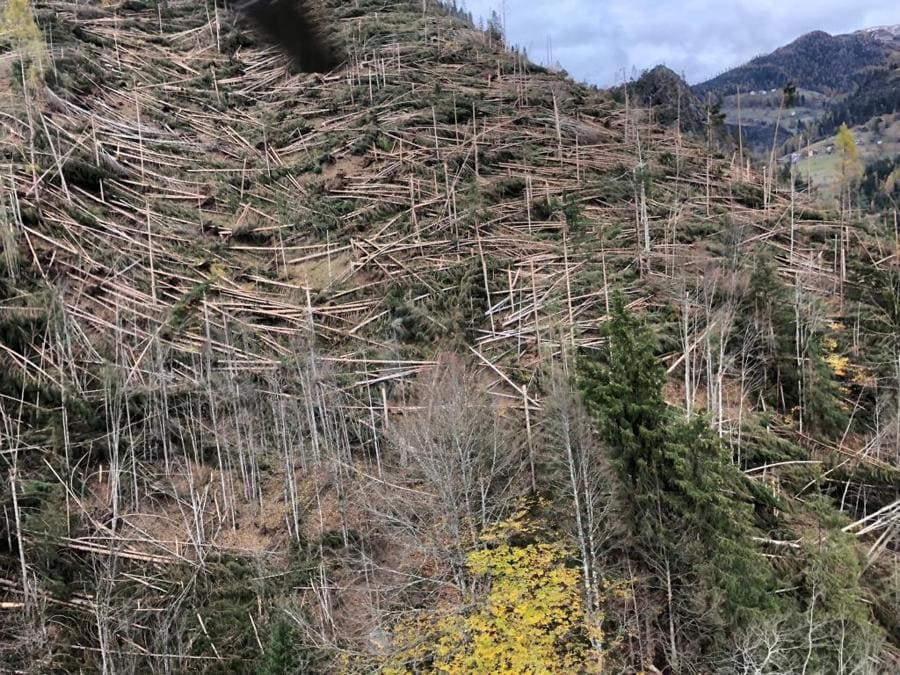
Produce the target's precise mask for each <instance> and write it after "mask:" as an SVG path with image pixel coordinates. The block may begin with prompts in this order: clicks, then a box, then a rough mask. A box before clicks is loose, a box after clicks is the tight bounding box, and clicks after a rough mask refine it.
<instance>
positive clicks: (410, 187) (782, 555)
mask: <svg viewBox="0 0 900 675" xmlns="http://www.w3.org/2000/svg"><path fill="white" fill-rule="evenodd" d="M310 4H311V3H309V2H305V3H304V5H310ZM322 9H323V10H324V12H325V13H324V14H323V15H322V16H326V17H327V16H331V17H333V21H334V23H335V26H333V28H334V29H335V31H336V39H337V40H338V42H340V43H341V45H342V47H341V48H342V50H343V53H345V54H346V55H347V59H346V63H344V64H343V65H342V66H340V67H339V68H337V69H336V70H334V71H333V72H330V73H321V74H315V75H304V74H299V73H296V72H294V70H293V69H292V67H291V66H290V64H289V62H288V59H287V57H286V56H285V54H283V53H282V52H280V51H278V50H276V49H273V48H272V47H271V46H269V45H267V44H266V42H265V41H264V40H263V39H262V38H261V37H260V36H258V35H256V34H253V33H248V32H246V31H245V30H243V29H241V28H240V26H239V25H238V24H237V23H236V18H235V16H234V15H233V14H232V13H231V12H230V10H229V9H228V8H227V7H225V6H224V4H218V3H215V2H211V3H208V4H204V3H197V2H194V1H193V0H168V2H160V3H159V4H158V5H157V4H156V3H154V2H151V1H149V0H126V1H123V2H115V1H113V2H102V3H99V2H92V3H88V2H81V3H78V4H73V3H69V2H61V1H56V0H40V1H36V2H34V4H33V5H32V4H29V2H27V1H26V0H8V2H7V4H6V5H5V7H4V9H3V13H2V21H3V30H2V31H0V40H2V41H3V44H2V49H0V155H2V171H0V465H2V473H0V504H2V514H3V517H2V518H0V671H3V672H53V673H81V672H91V673H93V672H99V673H103V674H104V675H111V674H118V673H161V674H162V673H166V674H168V673H192V672H198V673H265V674H267V675H271V674H275V673H278V674H282V673H373V672H380V673H393V674H398V673H431V672H433V673H438V672H440V673H475V674H479V673H483V674H485V675H486V674H487V673H497V672H506V673H529V672H550V673H620V672H670V673H713V672H721V673H733V672H753V673H795V672H801V673H802V672H806V673H810V674H812V673H832V672H835V673H839V672H848V673H849V672H857V673H883V672H884V673H888V672H897V671H898V660H897V654H898V651H897V649H898V635H900V613H898V612H900V610H898V605H897V602H896V599H897V583H898V566H897V546H898V542H897V522H898V512H900V505H898V501H897V499H898V487H900V480H898V462H900V460H898V457H900V397H898V393H900V377H898V372H897V364H898V363H900V309H898V306H897V302H898V297H900V273H898V269H900V268H898V265H897V255H898V250H897V239H896V232H895V229H894V228H895V223H894V222H893V221H890V222H887V221H884V220H881V219H870V220H864V221H860V220H858V219H857V218H856V215H855V214H856V213H857V209H855V208H848V207H847V205H846V203H842V206H841V208H840V209H826V208H821V207H819V206H816V205H814V204H812V203H810V202H809V201H807V200H806V198H805V196H804V195H802V194H797V193H796V192H795V191H794V190H783V189H781V188H779V186H778V185H777V184H776V183H774V182H773V181H771V180H766V179H765V178H764V176H762V175H760V174H758V173H756V172H753V171H750V170H747V169H746V168H745V167H742V166H739V165H738V164H739V163H737V162H733V161H731V158H730V157H728V158H725V159H720V158H717V157H716V156H712V155H711V154H710V153H708V152H707V148H706V146H705V144H702V143H701V144H699V145H698V144H694V143H693V142H692V141H691V140H690V138H689V137H687V136H686V135H683V134H680V133H678V130H677V129H675V128H672V127H671V126H666V125H662V124H659V123H658V121H657V118H656V116H655V114H654V113H652V112H650V111H648V110H647V109H646V108H644V107H643V106H642V105H635V104H634V103H631V102H629V104H628V106H627V107H626V105H625V104H624V103H623V104H620V103H617V102H616V101H615V100H613V98H612V96H611V95H610V94H608V93H604V92H600V91H597V90H593V89H590V88H587V87H584V86H581V85H579V84H577V83H574V82H572V81H571V80H568V79H566V78H565V77H564V76H563V75H562V74H560V73H557V72H553V71H547V70H545V69H543V68H540V67H538V66H535V65H534V64H531V63H529V62H528V60H527V58H526V57H525V56H524V55H523V54H522V53H520V52H516V51H514V50H510V49H507V48H506V47H505V46H504V44H503V42H502V37H503V36H502V34H501V31H500V27H499V26H498V25H496V23H494V24H492V25H491V26H489V30H487V31H485V32H482V31H479V30H476V29H475V28H474V27H473V26H472V25H471V22H469V21H467V20H465V19H464V17H462V16H461V12H460V10H459V9H458V8H457V9H454V8H453V7H446V6H444V5H438V4H435V3H434V2H433V1H432V0H425V2H423V0H398V1H397V2H384V1H383V0H358V1H356V2H353V3H349V2H345V1H344V0H329V1H328V2H327V3H325V6H324V7H323V8H322ZM853 206H855V202H853Z"/></svg>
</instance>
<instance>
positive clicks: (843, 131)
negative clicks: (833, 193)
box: [835, 122, 863, 208]
mask: <svg viewBox="0 0 900 675" xmlns="http://www.w3.org/2000/svg"><path fill="white" fill-rule="evenodd" d="M835 145H837V148H838V152H839V153H840V156H841V208H843V205H844V201H845V197H847V196H848V195H849V194H850V186H851V185H852V184H853V182H854V181H857V180H859V178H861V177H862V174H863V168H862V164H861V163H860V161H859V148H858V147H857V146H856V139H855V138H853V132H852V131H850V129H849V127H848V126H847V123H846V122H845V123H843V124H841V127H840V129H838V132H837V137H836V138H835Z"/></svg>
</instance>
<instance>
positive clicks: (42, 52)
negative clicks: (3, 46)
mask: <svg viewBox="0 0 900 675" xmlns="http://www.w3.org/2000/svg"><path fill="white" fill-rule="evenodd" d="M0 36H2V37H3V38H5V39H7V40H9V41H10V42H11V43H12V46H13V48H14V49H16V50H17V51H18V52H19V56H20V57H21V59H22V65H23V70H24V71H25V73H26V76H27V78H28V81H29V83H30V84H32V85H34V84H36V83H37V82H39V81H40V80H41V78H42V77H43V75H44V67H45V66H46V64H47V62H48V61H49V57H48V55H47V45H46V44H45V43H44V37H43V36H42V35H41V31H40V29H39V28H38V25H37V22H36V21H35V19H34V13H33V12H32V11H31V5H30V4H29V2H28V0H7V3H6V7H5V9H4V10H3V20H2V23H0Z"/></svg>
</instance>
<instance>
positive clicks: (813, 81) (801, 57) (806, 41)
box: [694, 26, 900, 96]
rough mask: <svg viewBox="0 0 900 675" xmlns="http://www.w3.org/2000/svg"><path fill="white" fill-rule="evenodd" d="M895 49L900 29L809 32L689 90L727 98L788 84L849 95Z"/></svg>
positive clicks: (899, 45) (897, 45)
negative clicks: (738, 93) (846, 32)
mask: <svg viewBox="0 0 900 675" xmlns="http://www.w3.org/2000/svg"><path fill="white" fill-rule="evenodd" d="M898 50H900V26H890V27H877V28H872V29H868V30H864V31H858V32H856V33H848V34H844V35H830V34H829V33H826V32H824V31H813V32H812V33H807V34H806V35H803V36H801V37H799V38H797V39H796V40H794V41H793V42H791V43H790V44H788V45H785V46H784V47H780V48H779V49H776V50H775V51H773V52H772V53H771V54H766V55H763V56H758V57H756V58H755V59H752V60H751V61H749V62H748V63H746V64H745V65H742V66H738V67H737V68H732V69H731V70H729V71H727V72H725V73H722V74H721V75H718V76H717V77H714V78H712V79H711V80H708V81H706V82H703V83H701V84H699V85H697V86H695V87H694V91H695V92H697V93H698V94H699V95H701V96H705V95H706V94H708V93H711V94H713V95H717V96H730V95H733V94H735V93H736V92H737V90H738V88H740V89H741V91H753V90H759V89H773V88H779V89H780V88H782V87H784V86H785V85H786V84H788V83H789V82H793V83H794V84H796V85H797V86H799V87H802V88H804V89H808V90H811V91H816V92H820V93H822V94H826V95H834V94H838V93H848V92H849V91H851V90H852V89H853V88H854V86H855V85H857V84H859V82H861V81H862V80H863V79H864V78H865V77H866V74H867V72H868V71H869V70H870V69H872V68H877V67H880V66H883V65H884V64H885V63H887V62H888V61H889V60H890V58H891V56H892V54H894V53H895V52H896V51H898Z"/></svg>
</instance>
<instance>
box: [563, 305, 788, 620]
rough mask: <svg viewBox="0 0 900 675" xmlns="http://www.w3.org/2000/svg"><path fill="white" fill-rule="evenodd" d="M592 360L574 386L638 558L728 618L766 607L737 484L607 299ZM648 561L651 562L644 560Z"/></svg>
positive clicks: (637, 323)
mask: <svg viewBox="0 0 900 675" xmlns="http://www.w3.org/2000/svg"><path fill="white" fill-rule="evenodd" d="M607 337H608V346H607V349H606V350H605V353H604V355H603V356H604V358H603V360H602V361H590V360H588V361H583V362H582V367H581V378H580V381H581V386H582V391H583V394H584V396H585V399H586V401H587V403H588V405H589V407H590V408H591V410H592V411H593V412H594V414H595V416H596V418H597V421H598V423H599V425H600V429H601V435H602V437H603V440H604V442H605V443H606V445H607V447H608V448H609V452H610V454H611V456H612V459H613V463H614V466H615V467H616V469H617V471H618V475H619V479H620V480H621V482H622V483H623V487H624V489H623V490H622V493H623V499H624V500H626V501H627V503H628V511H629V517H630V520H631V523H632V526H633V528H634V532H635V534H636V535H637V537H638V538H639V540H640V541H641V542H642V544H643V546H644V547H645V550H646V551H648V552H655V551H661V555H662V556H663V557H664V558H665V559H666V561H668V563H671V564H673V565H674V567H675V571H676V572H677V573H678V574H691V573H696V574H697V576H698V577H699V578H700V584H701V585H700V586H698V589H697V593H698V595H701V596H702V595H706V596H707V597H705V598H703V599H702V600H701V602H702V603H703V604H707V605H709V606H710V609H713V610H714V611H717V612H718V611H720V612H721V616H722V617H723V618H724V620H725V621H728V622H730V621H738V620H741V619H743V618H746V616H747V613H748V612H754V611H758V610H761V609H764V608H766V607H769V606H771V602H772V601H771V596H769V595H768V591H769V584H770V574H769V572H768V569H767V566H766V565H765V563H764V562H763V561H762V558H761V557H760V556H759V554H758V553H757V552H756V551H755V550H754V548H753V546H752V545H751V543H750V540H749V537H750V534H751V520H752V513H751V509H750V505H749V501H748V495H749V490H748V488H747V485H746V484H745V479H744V478H743V476H742V474H741V473H740V472H738V471H737V470H736V469H735V468H734V467H733V466H732V465H731V464H730V461H729V459H728V457H727V456H726V453H725V451H724V448H723V447H722V445H721V442H720V441H719V439H718V438H716V437H715V436H714V435H713V434H712V432H711V430H710V429H709V426H708V424H707V422H706V421H705V420H704V419H703V418H702V417H694V418H692V419H689V420H683V419H680V418H678V417H676V415H675V414H674V413H673V412H672V411H671V410H670V409H669V408H668V407H667V404H666V402H665V400H664V398H663V396H662V385H663V383H664V381H665V371H664V369H663V367H662V365H661V364H660V363H659V361H658V359H657V358H656V355H655V340H654V338H653V335H652V333H651V332H650V330H649V328H647V326H646V325H645V324H643V322H642V321H641V320H640V319H639V318H638V317H637V316H635V315H634V314H632V313H630V312H628V311H627V310H626V309H625V306H624V302H623V300H622V299H621V297H618V298H617V299H616V301H615V306H614V308H613V313H612V318H611V321H610V323H609V326H608V331H607ZM651 555H653V554H652V553H651Z"/></svg>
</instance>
